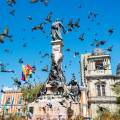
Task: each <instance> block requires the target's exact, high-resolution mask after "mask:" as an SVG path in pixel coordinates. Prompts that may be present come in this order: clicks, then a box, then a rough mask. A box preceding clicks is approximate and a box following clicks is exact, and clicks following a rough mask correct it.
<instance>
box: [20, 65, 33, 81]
mask: <svg viewBox="0 0 120 120" xmlns="http://www.w3.org/2000/svg"><path fill="white" fill-rule="evenodd" d="M32 72H33V69H32V67H31V66H30V65H29V64H27V65H26V66H25V65H22V77H21V80H23V81H26V80H27V79H28V77H30V78H32Z"/></svg>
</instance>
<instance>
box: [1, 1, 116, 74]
mask: <svg viewBox="0 0 120 120" xmlns="http://www.w3.org/2000/svg"><path fill="white" fill-rule="evenodd" d="M29 2H30V4H36V3H38V2H41V3H42V4H43V5H44V6H46V7H47V6H48V4H49V2H50V0H30V1H29ZM6 3H7V5H9V6H10V7H11V8H13V7H14V6H15V5H16V0H6ZM81 7H82V6H81V5H80V6H79V9H80V8H81ZM15 12H16V11H15V9H14V8H13V9H11V10H10V11H9V14H10V15H12V16H15ZM52 16H53V12H49V13H48V15H47V16H46V18H45V19H44V20H43V22H41V23H40V24H37V25H35V26H33V27H32V28H31V31H32V32H34V31H38V30H39V31H41V32H42V33H44V34H45V33H46V31H45V29H44V27H45V26H46V25H47V24H48V23H52V22H53V20H52ZM97 16H99V14H98V13H96V12H89V14H88V18H87V19H88V20H90V21H92V22H93V21H95V19H96V18H97ZM27 20H28V21H32V20H33V18H32V16H27ZM61 22H63V23H64V18H63V19H62V20H61ZM99 24H100V23H97V25H99ZM80 27H81V25H80V18H77V19H72V18H70V19H69V21H68V22H67V24H66V26H65V29H66V31H67V32H66V34H67V33H70V32H72V31H79V29H80ZM88 30H89V28H88ZM23 31H25V28H24V29H23ZM107 32H108V34H109V35H112V34H113V33H114V29H113V28H109V29H108V30H107ZM96 35H97V33H96ZM48 36H49V35H46V37H47V38H48ZM12 37H13V35H11V34H10V33H9V28H8V27H5V28H4V30H3V31H2V32H1V33H0V44H4V43H5V41H6V40H10V41H11V42H12V41H13V39H12ZM32 39H34V37H32ZM85 39H86V33H85V32H83V33H81V34H80V35H79V36H78V40H80V41H81V42H83V41H85ZM23 41H24V38H23ZM106 42H107V41H106V40H98V39H94V40H93V41H92V43H91V46H95V47H101V46H103V45H105V44H106ZM22 47H23V48H25V47H28V46H27V43H26V42H24V43H23V44H22ZM112 49H113V45H111V46H109V47H108V48H106V50H107V51H109V52H111V51H112ZM65 51H66V52H72V50H71V49H70V48H66V49H65ZM4 52H5V53H9V52H10V50H9V49H7V48H5V49H4ZM38 54H39V55H40V56H41V58H42V59H44V58H46V57H51V55H50V54H49V53H42V52H41V51H38ZM72 54H73V57H77V56H79V55H80V52H79V51H74V53H73V52H72ZM40 62H41V63H42V61H40ZM18 63H19V64H23V63H24V60H23V58H22V57H20V58H19V60H18ZM71 64H72V60H70V61H69V64H68V65H64V68H65V69H66V68H68V66H70V65H71ZM0 67H1V69H0V72H12V73H14V72H15V71H14V70H9V69H7V68H6V65H5V64H4V63H2V62H1V63H0ZM32 67H33V69H34V72H35V71H36V69H37V68H36V65H33V66H32ZM41 71H43V72H49V67H48V65H45V66H44V67H43V68H42V69H41ZM64 72H65V71H64Z"/></svg>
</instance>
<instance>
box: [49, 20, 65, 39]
mask: <svg viewBox="0 0 120 120" xmlns="http://www.w3.org/2000/svg"><path fill="white" fill-rule="evenodd" d="M61 29H62V30H63V33H64V34H65V33H66V31H65V28H64V27H63V25H62V23H61V22H60V21H59V20H56V21H55V22H54V23H53V24H52V27H51V34H52V40H53V41H55V40H62V36H61Z"/></svg>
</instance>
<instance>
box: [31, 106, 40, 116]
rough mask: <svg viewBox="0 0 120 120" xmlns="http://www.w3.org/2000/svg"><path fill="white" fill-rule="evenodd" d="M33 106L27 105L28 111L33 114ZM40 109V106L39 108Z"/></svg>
mask: <svg viewBox="0 0 120 120" xmlns="http://www.w3.org/2000/svg"><path fill="white" fill-rule="evenodd" d="M33 109H34V108H33V107H29V112H30V113H32V114H33ZM39 109H40V108H39Z"/></svg>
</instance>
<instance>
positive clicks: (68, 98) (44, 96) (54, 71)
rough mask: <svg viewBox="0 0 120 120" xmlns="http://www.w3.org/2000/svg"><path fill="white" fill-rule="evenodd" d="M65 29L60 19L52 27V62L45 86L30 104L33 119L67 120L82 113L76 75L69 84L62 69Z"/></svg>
mask: <svg viewBox="0 0 120 120" xmlns="http://www.w3.org/2000/svg"><path fill="white" fill-rule="evenodd" d="M62 31H63V32H64V33H65V29H64V27H63V25H62V23H61V22H60V21H55V22H54V23H53V24H52V27H51V35H52V41H51V44H52V55H51V59H52V63H51V69H50V73H49V76H48V78H47V81H46V83H45V88H44V89H43V91H41V94H40V96H39V97H38V99H37V100H36V101H34V102H33V103H31V104H29V110H30V109H32V119H33V120H37V119H45V120H48V119H49V120H53V119H55V120H58V119H59V120H67V119H68V118H69V117H74V118H75V117H76V116H77V115H80V104H79V85H78V83H77V81H76V78H75V75H74V74H73V78H72V80H71V82H70V83H69V84H68V85H67V84H66V78H65V76H64V74H63V71H62V59H63V57H62V47H63V39H62V36H61V33H62Z"/></svg>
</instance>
